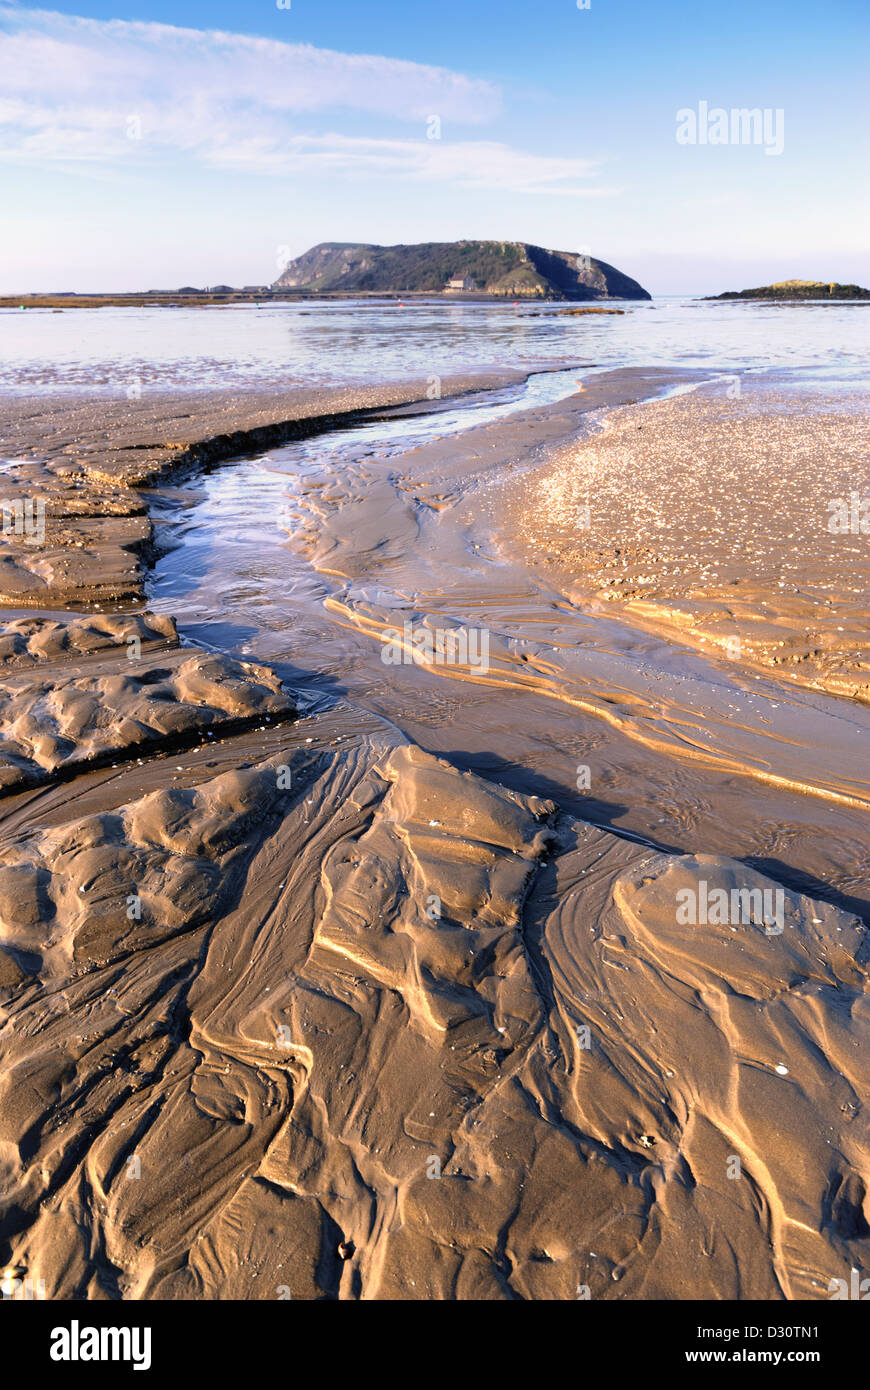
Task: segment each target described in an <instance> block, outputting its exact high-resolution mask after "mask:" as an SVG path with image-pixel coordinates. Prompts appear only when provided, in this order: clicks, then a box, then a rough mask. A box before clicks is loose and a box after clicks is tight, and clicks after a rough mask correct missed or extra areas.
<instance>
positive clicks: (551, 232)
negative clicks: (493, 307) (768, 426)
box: [0, 0, 870, 294]
mask: <svg viewBox="0 0 870 1390" xmlns="http://www.w3.org/2000/svg"><path fill="white" fill-rule="evenodd" d="M868 38H870V4H868V3H867V0H826V3H825V4H824V5H822V4H819V3H815V0H814V2H813V3H810V0H792V2H791V3H786V2H785V0H753V3H749V2H748V0H730V3H725V0H722V3H720V4H715V3H710V0H660V2H659V3H653V0H590V5H589V8H588V9H578V7H577V3H576V0H539V3H538V4H537V5H536V6H531V5H529V4H524V3H520V0H499V3H494V2H493V0H466V3H459V2H458V0H440V2H439V3H438V4H437V5H435V4H432V5H429V4H426V3H425V2H424V3H418V4H408V3H407V0H402V2H401V3H399V0H391V2H390V3H387V0H292V5H291V8H280V7H279V5H278V4H277V3H274V0H272V3H267V2H266V0H254V2H253V3H251V0H248V2H247V3H245V4H242V3H239V2H238V0H210V2H209V3H208V4H204V3H194V2H193V0H174V3H172V4H170V3H157V4H155V3H145V2H144V0H142V3H128V0H115V3H104V2H103V0H92V2H91V3H88V0H79V3H76V4H74V5H56V6H54V7H53V8H51V9H49V8H46V9H38V8H37V7H35V6H29V5H9V4H4V3H3V2H2V0H0V73H2V81H0V164H2V168H0V176H2V180H3V203H4V218H3V232H2V245H0V249H2V256H0V289H3V290H6V291H17V290H26V289H43V290H53V289H78V290H88V289H112V290H121V289H147V288H151V287H157V286H176V285H179V284H196V285H199V284H214V283H217V282H221V281H222V282H227V283H230V284H250V283H263V282H268V281H271V280H272V279H274V278H275V276H276V275H277V273H278V270H279V266H280V263H281V262H283V261H284V260H286V258H287V257H288V256H292V255H298V254H299V253H300V252H302V251H304V250H306V249H307V248H308V247H309V246H311V245H313V244H314V243H316V242H318V241H325V240H337V241H373V242H385V243H390V242H399V241H403V242H413V241H423V240H454V239H457V238H460V237H492V238H495V239H498V240H503V239H504V240H524V241H534V242H537V243H539V244H542V245H545V246H551V247H556V248H558V249H562V250H588V251H590V252H591V253H592V254H593V255H595V256H599V257H600V258H602V259H604V260H609V261H611V262H613V263H614V264H615V265H617V266H619V267H620V269H623V270H625V271H627V272H628V273H629V274H631V275H634V276H635V277H636V278H637V279H639V280H640V281H641V282H642V283H643V284H645V285H646V286H647V287H648V288H649V289H651V290H652V291H653V292H654V293H665V294H667V293H707V292H716V291H718V290H721V289H725V288H734V287H742V286H745V285H752V284H760V283H766V282H767V281H770V280H773V279H786V278H790V277H792V276H806V277H812V278H816V277H818V278H822V279H829V278H830V279H837V280H846V281H851V280H855V281H858V282H860V283H864V284H867V283H868V282H870V249H868V247H867V232H866V229H867V226H868V225H870V217H868V212H870V209H868V206H867V204H868V194H867V191H866V182H867V180H866V138H867V136H866V132H867V129H868V116H870V110H868V105H870V103H868V97H867V90H868V86H870V84H868V82H867V71H868V57H870V44H868ZM702 102H706V103H707V105H708V107H709V108H710V109H711V110H712V109H714V108H716V109H724V110H725V111H726V112H730V111H731V109H732V108H752V109H759V110H762V111H764V110H768V111H769V112H770V113H771V122H773V121H774V120H778V121H779V126H778V129H779V130H780V132H781V136H782V139H781V142H780V143H781V145H782V148H781V152H777V153H774V152H771V153H768V152H767V151H766V149H765V146H764V144H763V143H762V144H752V143H741V142H740V141H735V142H732V141H731V139H730V138H729V141H728V143H723V144H713V143H706V144H703V143H700V142H698V143H695V144H681V143H678V141H677V139H676V130H677V124H678V121H677V113H678V111H681V110H682V111H685V110H691V111H695V112H696V111H697V110H698V109H699V103H702ZM777 111H780V112H781V113H782V115H781V116H780V117H776V116H775V113H776V112H777ZM433 118H437V120H435V119H433ZM771 129H773V126H772V125H771ZM436 135H437V137H438V138H432V137H433V136H436ZM768 143H769V144H770V145H771V146H772V144H773V142H772V141H770V142H768Z"/></svg>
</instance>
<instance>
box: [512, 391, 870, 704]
mask: <svg viewBox="0 0 870 1390" xmlns="http://www.w3.org/2000/svg"><path fill="white" fill-rule="evenodd" d="M737 381H738V378H736V377H731V378H727V379H726V381H724V382H722V383H716V384H714V385H711V386H708V387H705V388H703V389H701V390H699V391H697V392H694V393H692V394H690V395H683V396H678V397H676V398H672V399H668V400H664V401H656V402H651V403H649V404H645V405H642V406H635V407H629V408H626V409H623V410H615V411H613V412H611V413H610V414H609V415H608V416H607V417H606V419H604V420H603V422H602V428H601V431H600V432H599V433H596V434H595V435H594V437H593V438H591V439H588V440H584V441H583V442H582V443H580V444H579V445H577V446H572V447H571V448H569V449H568V450H565V451H564V452H563V454H562V456H561V457H560V458H559V459H558V460H557V461H555V462H554V464H553V466H552V467H551V468H545V469H542V470H536V471H535V473H534V475H532V476H530V477H528V478H527V479H524V480H523V482H522V483H521V484H520V485H519V486H517V487H515V488H508V489H506V490H505V492H504V493H503V494H502V496H501V497H500V499H499V505H500V506H502V507H503V508H504V523H505V524H504V531H503V535H504V543H505V546H506V547H508V548H510V550H511V552H513V550H514V547H515V546H516V545H517V543H519V544H520V545H521V546H522V547H523V553H524V555H525V556H526V558H527V560H528V562H529V564H530V565H532V566H534V567H535V568H538V569H542V570H543V571H544V572H547V573H551V574H552V575H554V576H556V577H557V578H558V582H560V583H561V584H563V585H564V586H565V589H566V592H568V593H569V594H572V595H576V596H578V597H579V596H581V595H582V596H583V597H584V598H585V599H586V600H587V602H590V601H591V602H596V601H597V602H599V603H602V602H606V603H607V604H608V605H609V608H610V611H611V612H613V613H614V614H619V615H620V616H622V617H624V618H625V619H626V620H627V621H629V622H631V623H636V624H639V625H641V626H644V625H647V626H649V627H650V628H651V629H652V630H655V631H659V632H663V633H666V634H671V635H674V636H676V637H678V639H679V640H680V641H683V642H691V643H693V644H694V645H696V646H698V647H699V648H702V649H706V650H708V651H709V652H710V653H712V654H718V655H721V656H722V657H723V659H725V660H730V661H732V662H735V663H738V664H739V663H741V662H742V663H748V664H751V665H754V666H756V667H761V668H763V669H768V670H775V671H776V673H777V675H778V676H779V677H781V678H783V679H784V680H786V681H787V682H795V683H799V684H802V685H808V686H810V687H813V688H816V689H820V690H828V691H831V692H832V693H834V694H838V695H844V696H848V697H850V698H855V699H861V700H867V699H868V698H870V685H868V682H870V627H868V607H867V594H868V591H870V558H868V555H870V552H868V536H870V500H868V499H870V465H868V458H870V451H868V446H870V426H868V408H870V398H868V397H866V396H863V397H862V396H861V395H860V394H858V393H850V395H849V396H848V397H847V398H846V399H843V397H842V396H836V395H825V393H824V392H821V391H814V392H812V393H810V392H809V391H807V390H804V391H798V392H795V391H794V390H792V391H789V390H787V389H786V388H783V387H777V386H770V385H767V384H764V385H762V384H759V383H758V381H757V380H755V379H753V378H743V380H742V383H741V384H740V385H738V386H737V387H735V382H737ZM735 390H737V391H739V394H738V395H736V396H735V395H734V392H735Z"/></svg>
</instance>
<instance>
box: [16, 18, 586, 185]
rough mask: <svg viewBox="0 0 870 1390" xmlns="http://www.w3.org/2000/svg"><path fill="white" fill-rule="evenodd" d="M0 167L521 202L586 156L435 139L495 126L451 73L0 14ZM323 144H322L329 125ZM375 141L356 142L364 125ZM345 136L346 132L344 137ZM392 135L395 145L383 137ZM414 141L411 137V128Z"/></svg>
mask: <svg viewBox="0 0 870 1390" xmlns="http://www.w3.org/2000/svg"><path fill="white" fill-rule="evenodd" d="M0 69H2V71H3V75H4V77H3V97H2V99H0V158H2V159H5V160H7V161H14V162H16V163H25V164H30V163H46V162H49V163H51V162H55V163H57V164H64V165H66V166H69V165H70V164H71V163H72V164H76V163H79V164H91V165H94V164H122V163H123V164H125V165H127V166H129V165H130V164H131V163H134V164H143V165H147V164H154V163H165V162H166V161H167V160H172V159H178V158H182V159H188V160H194V161H196V162H197V163H200V164H202V165H204V166H207V167H211V168H214V169H222V170H227V171H229V170H232V171H234V172H236V173H251V174H269V175H282V174H297V175H298V174H306V173H308V174H311V175H314V176H316V175H318V174H324V173H333V172H338V173H341V174H342V176H346V177H349V178H352V177H354V175H356V174H367V175H369V176H371V175H373V174H382V175H384V176H388V177H393V178H395V177H398V178H410V179H427V180H435V181H449V182H453V183H456V184H458V185H460V186H464V187H492V188H496V187H497V188H500V189H502V190H505V189H509V190H511V191H515V192H518V193H543V192H556V193H564V194H571V195H575V196H576V195H583V196H588V195H590V194H595V195H600V194H601V193H602V192H604V191H605V190H601V189H594V188H582V187H576V184H577V181H578V180H588V179H589V178H590V176H591V175H592V174H593V173H594V172H595V168H596V166H595V165H594V163H592V162H590V161H588V160H584V159H580V158H559V157H551V156H539V155H535V154H530V153H525V152H522V151H516V150H512V149H511V148H509V147H508V146H506V145H504V144H501V143H499V142H496V141H490V140H480V139H475V140H459V141H452V140H448V139H444V140H429V139H427V138H426V123H427V122H428V121H429V119H430V117H432V116H438V117H439V118H440V120H441V122H442V123H443V126H444V127H445V128H447V129H449V128H450V127H451V126H453V127H456V126H469V125H471V126H480V125H483V124H485V123H488V122H491V121H493V120H494V119H496V117H497V116H498V115H499V114H500V112H501V109H502V97H501V93H500V91H499V89H498V88H497V87H496V86H494V85H493V84H492V83H490V82H486V81H483V80H480V79H477V78H472V77H467V76H465V75H463V74H461V73H455V72H452V71H449V70H448V69H445V68H436V67H429V66H426V65H423V64H419V63H412V62H405V61H402V60H399V59H394V58H386V57H379V56H376V55H359V54H345V53H339V52H334V51H332V50H328V49H318V48H314V47H312V46H311V45H309V44H289V43H283V42H280V41H277V40H274V39H263V38H255V37H250V36H247V35H242V34H231V33H226V32H223V31H219V30H196V29H183V28H176V27H173V26H171V25H166V24H151V23H139V22H129V21H126V20H110V21H100V20H93V19H83V18H77V17H73V16H69V15H60V14H55V13H52V12H49V11H33V10H27V11H25V10H22V9H19V8H18V7H9V6H2V7H0ZM325 119H326V120H328V122H329V127H330V129H329V131H328V132H326V133H323V132H322V131H320V130H317V129H316V127H317V125H322V124H323V123H324V120H325ZM366 119H368V120H369V121H370V122H371V126H372V133H371V135H369V136H367V135H366V134H365V120H366ZM345 122H347V123H349V124H350V126H351V129H352V130H353V134H347V133H346V132H343V131H342V130H341V129H340V127H341V126H342V124H343V123H345ZM390 123H394V124H395V125H396V126H397V127H398V130H397V133H396V135H395V136H394V137H393V136H391V137H388V138H386V137H384V135H383V134H382V130H383V128H384V127H385V126H386V127H387V128H389V126H390ZM415 125H416V126H417V127H418V132H414V131H413V129H411V130H410V131H409V127H411V128H413V127H414V126H415Z"/></svg>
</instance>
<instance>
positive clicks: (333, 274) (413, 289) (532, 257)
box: [273, 241, 651, 299]
mask: <svg viewBox="0 0 870 1390" xmlns="http://www.w3.org/2000/svg"><path fill="white" fill-rule="evenodd" d="M451 281H452V282H453V284H452V285H451V283H450V282H451ZM273 288H274V289H276V290H282V289H301V290H308V291H318V290H319V291H328V290H332V291H336V290H338V291H342V292H344V293H352V294H357V293H374V294H377V293H381V294H442V293H443V294H445V295H453V294H463V293H465V294H473V293H477V294H485V295H494V296H498V297H503V298H508V297H511V298H514V299H650V298H651V296H650V295H649V294H648V293H647V291H646V290H645V289H644V288H643V287H642V286H641V285H639V284H638V283H637V281H636V280H632V279H631V278H630V276H628V275H623V274H622V272H621V271H619V270H615V269H614V267H613V266H612V265H608V264H607V263H606V262H605V261H597V260H595V259H594V257H591V256H582V255H578V254H577V253H574V252H571V251H547V250H545V249H544V247H542V246H530V245H528V244H527V243H525V242H521V241H424V242H421V243H420V244H419V245H417V246H371V245H367V244H363V243H357V242H340V241H323V242H321V243H320V245H319V246H313V247H312V248H311V250H310V251H306V252H305V254H304V255H303V256H297V258H296V260H294V261H290V263H289V264H288V265H287V267H286V269H285V270H284V272H283V274H282V275H281V276H279V278H278V279H277V280H276V281H275V284H274V286H273Z"/></svg>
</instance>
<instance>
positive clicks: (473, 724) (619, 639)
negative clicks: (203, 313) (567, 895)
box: [149, 369, 870, 915]
mask: <svg viewBox="0 0 870 1390" xmlns="http://www.w3.org/2000/svg"><path fill="white" fill-rule="evenodd" d="M590 374H591V373H587V372H584V371H578V370H576V369H574V370H571V371H568V372H555V373H541V374H539V375H536V376H533V377H531V378H530V380H529V382H528V383H527V384H526V386H524V387H522V388H512V389H511V390H509V391H503V392H497V393H491V394H488V395H487V396H486V397H484V398H473V399H472V400H471V401H469V402H464V403H463V402H458V403H451V402H445V403H443V404H441V403H435V404H434V405H433V407H432V409H431V410H430V411H429V412H427V413H424V414H420V413H417V412H413V411H411V410H408V409H406V410H402V411H397V412H392V413H391V414H390V415H389V416H387V417H384V418H381V419H377V420H373V421H371V422H369V423H367V424H365V425H364V426H361V427H358V428H355V429H349V430H341V431H336V432H334V433H332V434H330V435H326V436H322V437H319V438H315V439H311V440H307V441H304V442H300V443H297V444H293V445H290V446H288V447H286V448H283V449H280V450H273V451H272V452H271V453H270V454H269V455H266V456H264V457H260V458H253V459H244V460H241V461H239V462H238V463H236V464H229V465H224V466H223V467H222V468H221V469H220V470H218V471H216V472H214V473H211V474H209V475H206V476H205V477H203V478H201V479H199V480H198V481H197V482H196V483H195V484H193V485H192V486H190V487H187V488H184V489H180V490H179V489H172V490H166V491H164V492H163V493H160V494H157V495H156V497H155V515H156V518H157V521H158V526H159V531H160V535H161V537H162V539H163V543H164V546H165V550H164V553H163V554H162V556H161V558H160V559H159V561H158V563H157V565H156V567H155V573H154V577H153V582H152V593H151V598H150V603H149V606H150V607H152V608H154V609H156V610H158V611H169V612H172V613H173V614H174V615H175V616H176V618H177V619H178V623H179V628H180V630H181V631H182V633H183V635H184V636H185V637H186V638H188V639H190V640H191V641H196V642H197V643H200V644H204V645H211V646H213V647H215V648H217V649H220V650H223V651H227V652H230V653H232V654H233V655H237V656H245V657H248V658H250V659H254V660H257V661H262V662H264V663H268V664H270V665H273V666H274V667H275V668H276V669H277V670H278V671H279V672H280V674H281V676H282V677H283V678H284V679H285V680H286V681H287V682H288V683H289V684H290V685H291V686H293V687H294V688H295V689H297V690H298V691H300V692H302V694H303V696H304V697H305V699H306V701H307V702H308V707H309V708H317V707H318V705H320V706H324V705H325V704H327V703H331V702H335V701H339V702H341V703H346V704H348V705H350V706H352V707H357V708H359V707H364V708H365V709H367V710H370V711H372V712H373V713H375V714H377V715H379V716H381V717H384V718H386V719H388V720H389V721H391V722H392V723H393V724H395V725H396V726H397V727H398V728H400V729H401V730H402V731H403V732H404V733H405V734H407V735H408V737H410V738H412V739H414V740H415V741H416V742H418V743H420V744H421V745H423V746H424V747H425V748H427V749H429V750H430V751H432V752H435V753H438V754H439V755H442V756H445V757H447V758H449V759H450V761H452V762H453V763H454V764H455V765H457V766H459V767H462V768H470V769H473V770H474V771H477V772H479V773H481V774H482V775H484V776H487V777H490V778H492V779H494V780H496V781H499V782H502V783H504V784H506V785H509V786H511V787H514V788H516V789H519V790H523V791H529V792H535V793H538V794H542V795H548V796H552V797H554V798H555V799H556V800H558V801H559V802H560V804H562V805H563V806H565V807H566V808H568V809H570V810H571V811H573V812H574V813H575V814H577V815H578V816H581V817H583V818H585V819H588V820H591V821H594V822H596V823H598V824H601V825H605V826H608V827H610V828H612V829H614V830H616V831H618V832H619V833H621V834H624V835H628V836H630V837H632V838H634V837H639V838H641V839H643V840H644V841H646V842H649V843H651V844H654V845H655V846H657V847H660V848H662V849H667V850H678V851H691V852H695V853H703V852H709V853H717V854H727V855H731V856H733V857H735V858H740V859H745V860H747V861H748V862H750V863H752V864H753V865H754V866H755V867H758V868H761V869H763V870H765V871H767V872H769V873H771V874H772V875H774V876H775V877H777V878H779V879H780V880H781V881H784V882H785V883H787V884H789V885H790V886H793V887H797V888H800V889H802V890H804V891H809V892H811V893H814V894H816V895H818V896H821V897H825V898H828V899H829V900H831V901H833V902H835V903H837V904H838V905H840V906H845V907H848V908H849V909H851V910H854V911H857V912H859V913H860V914H862V915H866V902H867V898H868V896H870V894H868V876H870V866H868V853H867V849H866V844H867V836H866V810H865V809H862V805H863V804H865V802H866V793H867V788H866V785H865V783H864V781H863V780H862V777H861V774H860V767H861V763H862V758H863V762H864V765H866V758H864V757H863V754H864V750H865V749H866V747H867V738H868V736H870V717H868V712H867V711H865V710H864V709H863V708H862V707H854V706H852V705H851V704H849V703H847V702H844V701H837V700H833V699H829V698H827V697H824V696H821V695H817V694H815V693H811V692H796V691H795V690H794V689H792V688H789V689H788V690H783V689H782V688H781V687H780V686H778V685H777V684H776V683H775V682H774V681H770V680H767V679H763V678H759V677H758V676H756V675H751V674H747V673H746V672H741V671H740V670H739V669H733V670H729V669H728V668H727V667H725V666H724V665H718V664H716V663H714V662H711V661H708V660H707V659H705V658H704V657H702V656H699V655H697V654H695V653H693V652H691V651H689V650H688V649H684V648H681V647H680V646H679V644H676V643H669V642H666V641H664V640H662V639H659V638H655V637H650V636H647V635H644V634H642V633H640V632H637V631H635V630H632V629H630V628H627V627H626V626H625V625H623V624H620V623H619V622H616V621H614V620H613V619H612V618H610V617H609V616H607V615H606V614H604V613H602V612H595V611H589V610H585V611H581V610H580V609H578V608H576V607H575V606H574V605H572V604H570V603H568V602H567V601H566V600H565V598H564V596H563V595H561V594H560V593H558V592H555V591H549V590H547V589H546V588H545V587H544V586H543V585H542V583H541V581H540V580H539V579H538V578H537V577H536V576H532V575H530V574H529V573H528V572H527V571H525V570H524V569H523V568H522V567H521V566H520V565H518V564H515V563H514V562H513V561H512V559H511V557H509V556H505V555H504V553H499V552H497V551H496V549H495V547H494V545H493V543H492V535H491V526H490V522H491V517H492V497H493V496H494V495H497V487H498V483H499V481H500V479H501V478H502V477H503V475H504V470H505V468H513V467H516V466H518V465H517V462H516V460H517V458H518V457H519V456H518V455H517V452H516V450H514V451H511V450H509V451H508V453H509V454H510V457H511V462H509V463H505V462H504V458H505V457H506V455H505V454H504V453H503V452H502V453H501V454H500V453H499V448H498V444H497V438H498V437H497V435H496V434H495V433H493V430H494V429H496V428H500V427H501V426H502V425H503V424H504V423H505V422H509V423H510V428H511V429H513V430H514V431H519V430H521V429H523V428H525V427H526V424H525V422H526V415H525V414H523V415H519V414H518V412H528V411H532V412H534V410H535V409H536V408H537V407H543V406H550V405H553V404H554V403H557V402H559V401H563V400H565V398H567V397H569V396H571V395H573V394H574V393H575V392H576V391H577V382H578V379H581V380H582V379H586V378H587V376H588V375H590ZM664 389H671V390H679V389H686V383H685V382H682V383H681V382H676V383H674V384H673V385H672V386H671V387H669V388H666V387H665V386H661V387H660V388H659V393H660V392H661V390H664ZM594 424H595V417H594V414H593V415H592V416H590V417H589V421H588V426H589V428H594ZM533 427H534V420H532V423H530V424H529V425H528V428H529V430H532V429H533ZM470 431H475V433H473V434H472V433H469V432H470ZM490 450H491V451H492V462H490V461H489V452H488V451H490ZM537 457H538V455H537V454H536V453H535V451H534V450H532V452H531V453H529V454H527V455H524V456H523V461H522V462H521V463H520V464H519V466H522V467H534V466H535V460H536V458H537ZM488 518H489V520H488ZM406 622H410V623H412V624H413V625H414V626H415V628H417V627H419V626H420V625H421V624H428V625H429V626H430V627H432V626H433V625H434V626H436V627H437V626H438V624H444V625H445V626H451V625H453V624H455V623H462V624H466V625H467V626H468V627H469V628H472V627H474V628H476V629H480V630H485V631H486V633H487V634H488V637H489V639H490V641H491V657H490V665H489V668H488V669H487V670H486V671H485V672H484V671H481V670H477V671H475V670H469V669H468V668H467V667H466V668H465V669H460V668H458V667H451V666H444V667H441V668H439V669H437V670H435V669H433V668H428V667H421V666H420V665H417V664H413V663H407V664H406V663H404V662H402V663H400V664H386V663H385V661H384V659H383V658H384V651H385V647H384V642H383V638H384V634H385V633H386V632H387V631H388V630H394V629H401V628H402V626H403V624H404V623H406ZM783 703H788V704H789V705H790V706H791V709H790V721H789V722H790V726H791V727H792V728H799V729H801V731H802V737H801V739H800V740H799V743H800V746H799V747H798V746H796V745H795V741H794V740H793V739H790V740H788V741H786V740H781V739H779V738H778V737H777V734H776V726H777V722H778V721H777V717H776V713H775V711H776V710H777V708H778V707H779V706H780V705H781V704H783ZM587 782H588V783H589V785H588V786H587V785H586V783H587ZM800 787H808V788H810V789H811V794H805V793H803V792H801V791H800V790H798V788H800ZM850 803H851V804H850Z"/></svg>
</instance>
